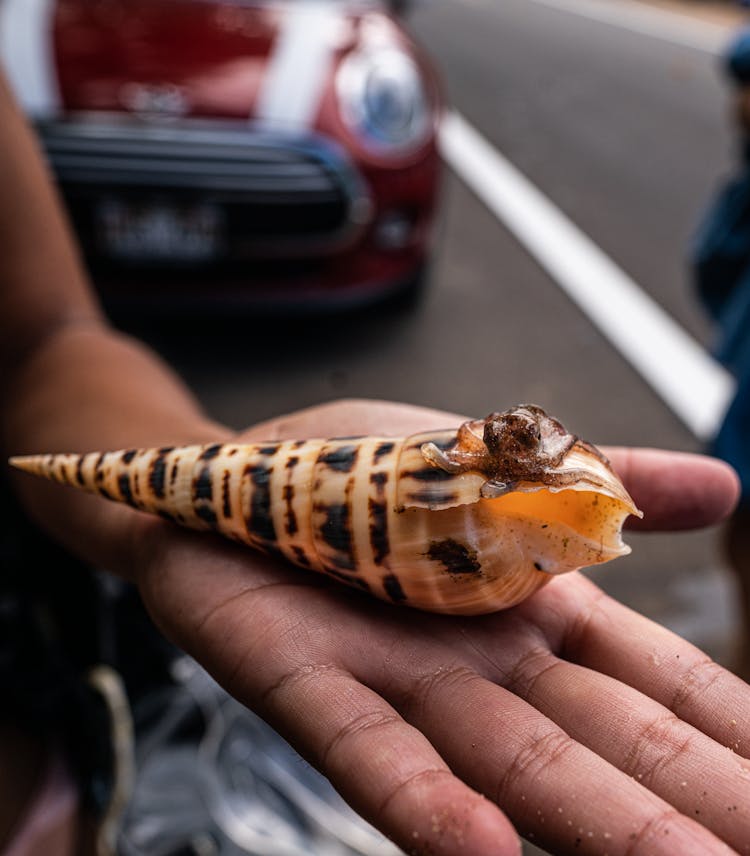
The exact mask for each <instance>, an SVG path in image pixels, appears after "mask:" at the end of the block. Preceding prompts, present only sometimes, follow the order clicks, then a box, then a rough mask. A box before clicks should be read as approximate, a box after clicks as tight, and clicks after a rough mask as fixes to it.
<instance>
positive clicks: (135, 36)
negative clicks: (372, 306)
mask: <svg viewBox="0 0 750 856" xmlns="http://www.w3.org/2000/svg"><path fill="white" fill-rule="evenodd" d="M0 56H1V57H2V60H3V63H4V65H5V68H6V71H7V74H8V76H9V78H10V80H11V82H12V84H13V85H14V88H15V91H16V94H17V96H18V98H19V100H20V101H21V103H22V104H23V106H24V107H25V109H26V110H27V112H28V113H29V115H30V116H31V117H32V118H33V119H34V120H35V122H36V125H37V128H38V130H39V133H40V137H41V140H42V143H43V146H44V148H45V150H46V152H47V156H48V159H49V162H50V164H51V167H52V169H53V171H54V173H55V175H56V177H57V180H58V183H59V186H60V188H61V191H62V195H63V197H64V200H65V203H66V205H67V207H68V210H69V212H70V216H71V218H72V221H73V224H74V226H75V229H76V232H77V234H78V236H79V239H80V242H81V244H82V246H83V250H84V253H85V256H86V259H87V261H88V263H89V265H90V267H91V269H92V271H93V273H94V277H95V281H96V282H97V284H98V285H99V287H100V290H101V291H102V293H103V295H104V296H105V298H109V299H111V300H115V301H116V300H117V298H123V297H125V298H127V299H128V300H129V301H132V300H133V299H135V300H136V301H137V303H138V304H139V305H141V304H142V303H144V302H145V301H148V300H156V301H168V302H169V303H170V304H171V305H173V306H176V305H179V304H182V305H190V304H191V303H193V304H196V305H205V304H206V303H210V302H214V301H220V302H227V301H229V302H230V304H233V303H234V302H237V303H239V304H242V303H249V302H253V301H255V302H257V301H265V302H273V303H278V302H280V303H281V304H282V305H287V304H289V303H290V302H301V303H303V304H304V305H311V304H312V305H319V304H321V303H323V304H327V303H331V304H335V305H341V304H343V305H348V304H356V303H358V302H361V301H363V300H366V299H368V298H373V297H377V296H385V295H386V294H392V293H395V292H398V291H399V290H408V289H410V288H412V289H413V288H415V287H416V286H417V285H418V284H419V282H420V281H421V279H422V276H423V271H424V268H425V264H426V261H427V258H428V254H429V245H430V232H431V224H432V221H433V214H434V210H435V202H436V194H437V188H438V184H439V177H440V161H439V156H438V152H437V146H436V129H437V125H438V120H439V113H440V98H439V90H438V85H437V82H436V79H435V75H434V72H433V70H432V69H431V67H430V65H429V63H428V62H427V61H426V59H425V57H424V56H423V55H422V53H421V52H420V51H419V50H418V48H417V47H416V46H415V45H414V43H413V42H412V41H411V39H410V38H409V37H408V36H407V35H406V34H405V32H404V30H403V29H402V28H401V27H400V25H399V23H398V19H397V17H396V16H395V15H394V14H392V13H391V11H390V10H389V9H388V8H386V7H385V6H384V5H383V4H382V3H377V2H356V1H355V0H286V2H280V0H35V1H34V2H31V3H30V2H28V0H3V2H2V3H0Z"/></svg>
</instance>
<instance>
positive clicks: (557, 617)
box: [0, 92, 750, 856]
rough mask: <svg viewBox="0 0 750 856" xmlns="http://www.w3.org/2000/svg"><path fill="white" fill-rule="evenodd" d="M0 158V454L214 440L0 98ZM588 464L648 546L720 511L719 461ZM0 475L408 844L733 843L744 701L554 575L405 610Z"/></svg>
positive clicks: (447, 421) (361, 420)
mask: <svg viewBox="0 0 750 856" xmlns="http://www.w3.org/2000/svg"><path fill="white" fill-rule="evenodd" d="M0 140H2V148H3V154H4V156H3V158H0V186H2V187H3V188H4V189H5V190H6V192H5V193H4V195H3V198H5V199H8V198H12V199H16V198H24V199H26V200H27V202H28V205H27V207H26V209H25V210H24V211H21V210H14V212H13V213H12V214H7V213H6V214H5V215H3V214H0V236H1V238H2V241H3V247H4V252H3V254H0V266H1V270H2V281H3V282H4V283H5V286H4V288H3V289H0V318H3V319H4V321H5V329H4V331H3V337H2V341H3V343H4V352H3V360H4V362H3V365H2V366H1V367H0V377H3V378H5V379H6V383H5V386H4V387H3V389H2V401H0V419H1V420H2V421H1V423H0V427H1V429H2V434H1V435H0V436H1V437H2V443H1V444H0V445H1V448H0V451H2V453H3V454H5V455H8V454H11V453H13V454H20V453H25V452H34V451H42V450H43V451H56V450H59V451H62V450H65V451H75V450H91V449H107V448H121V447H125V446H146V445H159V444H164V443H170V444H171V443H185V442H208V441H215V440H226V439H230V438H232V437H233V434H232V432H231V431H229V430H228V429H227V428H224V427H222V426H220V425H217V424H215V423H214V422H212V421H211V420H210V419H209V418H208V417H207V416H206V415H205V414H203V413H202V412H201V410H200V409H199V407H198V406H197V404H196V403H195V401H194V399H193V398H192V396H191V395H190V393H189V392H188V391H187V390H185V388H184V387H183V386H182V384H181V383H180V381H179V379H178V378H177V377H176V376H175V375H174V374H173V373H172V372H171V370H170V369H169V368H168V367H166V366H165V365H164V364H163V363H162V362H161V361H160V360H159V359H158V358H157V357H156V356H155V355H154V354H152V353H151V352H150V351H148V349H146V348H145V347H144V346H143V345H141V344H140V343H138V342H134V341H132V340H129V339H127V338H124V337H122V336H120V335H118V334H116V333H114V332H113V331H112V330H111V329H110V328H109V327H108V326H107V324H106V321H105V320H104V319H103V317H102V315H101V313H100V311H99V309H98V308H97V306H96V302H95V300H94V298H93V297H92V295H91V293H90V291H89V290H88V287H87V285H86V283H85V280H84V279H83V277H82V274H81V271H80V267H79V265H78V262H77V259H76V256H75V253H74V252H73V251H72V250H71V247H70V244H69V237H68V234H67V231H66V229H65V227H64V224H63V221H62V219H61V217H60V215H59V213H58V210H57V207H56V203H55V200H54V197H53V196H52V195H51V194H50V192H49V188H48V185H47V179H46V176H45V174H44V171H43V170H42V169H41V167H40V166H39V162H38V161H37V159H36V157H35V155H34V154H33V146H32V143H31V140H30V137H29V136H28V134H27V132H26V130H25V129H24V127H23V123H22V122H21V120H20V117H19V116H18V114H17V113H16V112H15V110H14V109H13V107H12V105H11V104H10V101H9V99H8V98H7V94H4V93H2V92H0ZM16 209H18V206H16ZM42 234H43V235H45V244H44V253H40V252H39V247H38V245H37V240H38V236H39V235H42ZM459 418H460V417H457V416H455V415H452V414H446V413H441V412H437V411H432V410H426V409H423V408H416V407H411V406H409V405H400V404H389V403H380V402H363V401H340V402H333V403H331V404H326V405H322V406H320V407H315V408H311V409H309V410H305V411H300V412H298V413H295V414H291V415H288V416H283V417H279V418H277V419H274V420H271V421H270V422H268V423H264V424H262V425H256V426H254V427H253V428H252V429H250V430H248V431H246V432H244V433H243V434H242V435H241V436H242V437H244V438H246V439H264V440H273V439H278V438H288V437H306V436H311V435H317V436H321V435H329V436H330V435H338V436H341V435H348V434H361V433H388V434H409V433H413V432H415V431H418V430H425V429H428V430H429V429H431V428H438V427H444V426H446V425H455V424H457V420H458V419H459ZM607 453H608V454H609V456H610V457H611V460H612V463H613V465H614V467H615V469H616V470H618V471H619V473H620V475H621V476H622V478H623V480H624V482H625V485H626V487H627V488H628V490H629V491H630V492H631V494H632V496H633V498H634V500H635V502H636V503H637V505H638V506H639V507H640V508H642V509H643V510H644V511H645V512H646V521H647V522H646V524H645V525H650V526H651V527H652V528H689V527H692V526H701V525H706V524H709V523H712V522H715V521H717V520H719V519H720V518H722V517H723V516H725V515H726V514H727V513H728V512H729V511H730V509H731V508H732V506H733V504H734V502H735V500H736V496H737V483H736V479H735V477H734V475H733V474H732V472H731V471H730V470H729V469H728V468H727V467H725V466H724V465H722V464H720V463H719V462H716V461H712V460H710V459H707V458H703V457H700V456H691V455H682V454H676V453H675V454H673V453H669V452H657V451H651V450H625V449H610V450H607ZM14 478H15V482H14V483H15V484H16V486H17V489H18V495H19V499H20V500H21V501H22V502H23V503H24V505H25V507H26V508H27V510H28V511H29V513H30V514H31V515H32V516H33V517H34V518H35V519H36V520H37V521H38V522H39V524H40V525H41V526H43V527H44V528H45V529H47V530H48V531H49V532H51V533H53V534H54V535H55V536H56V537H58V538H59V539H60V540H61V541H62V542H63V543H65V544H66V545H67V546H68V547H69V548H70V549H71V550H72V551H74V552H75V553H77V554H78V555H80V556H81V557H83V558H84V559H86V560H87V561H89V562H91V563H92V564H95V565H98V566H103V567H107V568H110V569H112V570H114V571H116V572H117V573H119V574H121V575H123V576H124V577H126V578H127V579H130V580H132V581H133V582H134V583H135V584H136V585H137V586H138V587H139V589H140V591H141V593H142V596H143V599H144V601H145V603H146V605H147V607H148V609H149V610H150V612H151V614H152V615H153V617H154V619H155V620H156V622H157V623H158V625H159V626H160V627H161V628H162V629H163V631H164V633H165V634H167V635H168V636H169V637H170V638H171V639H173V640H174V641H176V642H177V643H178V644H179V645H181V646H182V647H183V648H184V649H185V650H186V651H188V652H189V653H191V654H192V655H193V656H194V657H196V658H197V659H198V660H199V661H200V662H201V663H202V664H203V665H204V666H205V667H206V668H207V669H208V670H209V671H210V672H211V673H212V674H213V675H214V676H215V677H216V678H217V679H218V680H219V681H221V682H222V684H223V685H224V686H225V687H226V688H227V689H228V690H229V691H230V692H231V693H233V694H234V695H235V696H236V697H237V698H239V699H240V700H241V701H243V702H245V703H246V704H247V705H248V706H250V707H252V708H253V709H255V710H256V711H258V712H259V713H260V714H261V715H262V716H264V717H265V718H266V719H267V720H268V721H269V722H270V723H271V724H272V725H273V726H274V727H276V728H277V729H278V730H279V731H280V732H281V733H282V734H284V735H285V736H286V737H287V738H289V739H290V740H291V741H292V743H293V744H294V745H295V746H296V747H297V748H298V749H299V750H300V751H301V752H302V753H303V754H304V755H305V756H306V757H307V758H309V759H310V760H311V761H312V763H314V764H316V765H317V766H318V767H319V768H320V769H321V770H322V771H323V772H324V773H325V774H326V775H328V776H329V777H330V778H331V780H332V781H333V783H334V784H335V786H336V787H337V788H338V789H339V790H340V791H341V793H342V794H343V795H344V797H345V798H346V799H347V800H349V802H350V803H351V804H352V805H353V806H354V807H355V808H356V809H357V810H359V811H360V812H361V813H362V814H363V815H364V816H365V817H367V818H368V819H369V820H371V821H372V822H373V823H374V824H375V825H376V826H378V827H379V828H380V829H381V830H383V832H385V833H386V834H387V835H389V836H391V837H392V838H393V839H394V840H395V841H396V842H397V843H398V844H399V845H400V846H401V847H402V848H404V849H405V850H406V851H407V852H410V853H419V854H428V853H429V854H433V855H434V854H445V856H483V854H485V853H486V854H489V853H492V854H512V853H518V849H519V844H518V838H517V833H516V831H515V830H514V827H513V824H515V825H516V827H517V828H518V829H519V830H520V831H521V832H522V833H523V834H527V835H533V836H535V839H536V840H537V841H539V842H540V843H543V844H546V846H547V847H548V848H549V849H551V850H553V852H555V853H578V854H580V853H602V852H608V853H611V854H617V853H619V854H625V853H628V854H631V856H633V854H648V856H658V854H670V856H671V854H675V853H680V854H685V855H686V856H691V854H696V856H697V854H700V856H706V854H715V853H727V852H731V851H730V850H729V849H728V847H727V844H725V843H723V842H727V843H728V844H729V845H732V846H733V847H735V848H736V849H737V850H739V851H740V852H744V851H743V850H742V848H743V847H745V845H746V843H747V842H748V841H750V801H749V800H747V799H746V797H745V796H742V795H744V794H746V793H747V787H748V785H747V773H746V772H744V771H743V768H742V759H743V758H749V757H750V687H748V686H747V685H745V684H744V683H742V682H741V681H740V680H739V679H737V678H736V677H734V676H732V675H731V674H729V673H728V672H726V671H724V670H723V669H721V668H719V667H718V666H716V665H714V664H711V663H710V662H709V661H708V658H707V657H706V656H705V655H703V654H702V653H701V652H699V651H697V650H696V649H695V648H694V647H693V646H691V645H689V644H688V643H687V642H685V641H683V640H681V639H679V638H678V637H676V636H674V635H673V634H671V633H669V632H668V631H666V630H664V629H662V628H660V627H658V626H657V625H655V624H653V623H651V622H650V621H648V620H647V619H645V618H643V617H641V616H639V615H637V614H635V613H633V612H631V611H630V610H628V609H626V608H625V607H623V606H621V605H619V604H617V603H616V602H614V601H613V600H611V599H610V598H608V597H607V596H606V595H604V594H603V593H602V592H601V591H599V590H598V589H597V588H596V587H595V586H594V585H592V584H591V583H590V582H588V581H587V580H586V579H584V578H583V577H582V576H580V575H578V574H571V575H568V576H566V577H563V578H559V579H556V580H554V581H553V582H552V583H551V584H550V585H549V586H548V587H547V588H545V589H544V590H542V591H541V592H539V593H538V594H537V595H535V596H534V597H532V598H530V599H529V600H528V601H526V602H525V603H524V604H522V605H521V606H519V607H516V608H515V609H512V610H509V611H507V612H504V613H498V614H495V615H490V616H484V617H481V618H471V619H463V618H451V617H445V616H434V615H427V614H421V613H416V612H411V611H409V612H407V611H406V610H405V609H399V608H396V607H391V606H389V605H387V604H382V603H375V602H372V601H370V600H367V599H365V598H362V597H359V596H358V595H357V594H356V593H352V592H350V591H342V590H341V588H339V587H337V586H335V585H334V584H328V583H327V582H326V581H325V580H322V579H320V578H318V577H315V576H314V575H308V574H304V573H301V572H300V571H299V570H298V569H295V568H291V567H287V566H286V565H282V564H279V563H278V562H276V561H274V560H271V559H268V558H265V557H263V556H260V555H257V554H255V553H253V552H251V551H248V550H244V549H242V548H239V547H236V546H235V545H233V544H230V543H227V542H225V541H223V540H221V539H219V538H215V537H213V536H210V535H202V534H197V533H192V532H186V531H184V530H178V529H177V528H176V527H173V526H171V525H170V524H168V523H166V522H164V521H161V520H158V519H153V518H150V517H147V516H145V515H143V514H140V513H139V512H136V511H133V510H132V509H130V508H127V507H124V506H118V505H114V504H111V503H108V502H106V501H105V500H102V499H100V498H97V497H92V496H86V495H83V494H73V493H71V492H69V491H66V490H65V489H64V488H61V487H59V486H57V485H53V484H49V483H46V482H42V481H41V480H39V479H35V478H32V477H29V476H24V475H18V476H15V477H14ZM640 525H641V524H639V526H640ZM727 745H731V746H732V747H733V749H734V753H729V752H727V751H726V749H725V748H724V747H725V746H727ZM2 775H5V776H8V775H9V771H7V770H6V769H5V768H3V770H2ZM735 804H736V809H735V808H734V806H735ZM1 830H2V827H1V826H0V835H1V834H2V833H1ZM6 831H7V830H6Z"/></svg>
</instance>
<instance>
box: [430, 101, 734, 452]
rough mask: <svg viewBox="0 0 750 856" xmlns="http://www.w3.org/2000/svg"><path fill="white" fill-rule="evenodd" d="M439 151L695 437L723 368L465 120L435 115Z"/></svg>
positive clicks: (730, 387) (720, 388)
mask: <svg viewBox="0 0 750 856" xmlns="http://www.w3.org/2000/svg"><path fill="white" fill-rule="evenodd" d="M440 144H441V150H442V155H443V158H444V159H445V161H446V162H447V163H448V164H449V166H450V167H451V168H452V169H453V170H454V172H456V174H457V175H458V176H459V177H460V178H461V179H462V180H463V181H464V182H466V184H467V185H468V186H469V187H470V188H471V189H472V190H473V191H474V192H475V193H476V194H477V196H478V197H479V198H480V199H481V200H482V201H483V202H484V203H485V204H486V205H487V207H488V208H489V209H490V210H491V211H492V212H493V213H494V214H495V215H496V216H497V217H498V218H499V219H500V220H501V221H502V222H503V223H504V224H505V225H506V227H507V228H508V229H509V230H510V231H511V232H512V233H513V234H514V235H515V236H516V238H517V239H518V240H519V241H520V242H521V243H522V244H523V245H524V246H525V247H526V249H527V250H528V251H529V252H530V253H531V254H532V255H533V256H534V257H535V258H536V260H537V261H538V262H539V264H540V265H542V267H543V268H545V270H546V271H547V272H548V273H549V274H550V276H551V277H552V278H553V279H554V280H555V281H556V282H557V283H558V284H559V285H560V287H561V288H562V289H563V290H564V291H565V292H566V293H567V294H568V296H569V297H570V298H571V299H572V300H573V301H574V302H575V303H576V304H577V305H578V306H579V307H580V308H581V309H582V310H583V312H584V313H585V314H586V315H587V316H588V317H589V319H590V320H591V321H592V322H593V323H594V324H595V325H596V326H597V327H598V328H599V330H600V331H601V332H602V333H603V334H604V335H605V336H606V337H607V338H608V339H609V341H610V342H611V343H612V344H613V345H614V346H615V347H616V348H617V349H618V350H619V351H620V353H621V354H622V355H623V356H624V357H625V358H626V359H627V360H628V361H629V362H630V363H631V365H632V366H633V367H634V368H635V369H636V370H637V371H638V372H639V373H640V374H641V376H642V377H643V378H644V379H645V380H646V381H647V382H648V383H649V384H650V385H651V386H652V387H653V389H654V390H655V391H656V392H657V394H658V395H659V396H661V398H662V399H663V400H664V402H665V403H666V404H667V405H668V406H669V407H670V408H671V409H672V411H673V412H674V413H675V414H676V415H677V416H678V417H679V418H680V419H681V420H682V421H683V422H684V423H685V425H687V427H688V428H689V429H690V430H691V431H692V432H693V433H694V434H695V435H696V436H697V437H698V438H699V439H701V440H704V441H705V440H707V439H709V438H710V437H712V436H713V434H714V433H715V431H716V429H717V428H718V426H719V425H720V424H721V419H722V417H723V415H724V413H725V412H726V408H727V406H728V404H729V402H730V400H731V397H732V395H733V392H734V381H733V379H732V377H731V376H730V375H729V373H728V372H726V371H725V370H724V368H723V367H722V366H721V365H719V364H718V363H717V362H716V361H715V360H714V359H712V358H711V357H710V356H709V355H708V354H707V353H706V352H705V350H704V349H703V348H702V347H701V345H700V344H699V343H698V342H696V341H695V340H694V339H693V338H692V337H691V336H690V335H689V334H688V333H687V332H686V331H685V330H683V329H682V327H680V326H679V324H677V323H676V322H675V321H674V319H672V318H671V317H670V316H669V315H668V314H667V313H666V312H665V311H664V310H663V309H662V308H661V307H660V306H659V305H658V304H657V303H656V302H655V301H654V300H652V299H651V298H650V297H649V296H648V295H647V294H646V293H645V292H644V291H643V290H642V289H641V288H640V287H639V286H638V285H637V284H636V283H635V282H634V281H633V280H632V279H630V277H628V275H627V274H626V273H624V272H623V271H622V270H621V269H620V268H619V267H618V266H617V265H616V264H615V263H614V262H613V261H612V260H611V259H610V258H609V257H608V256H607V255H606V254H605V253H604V252H602V250H601V249H599V247H597V246H596V244H594V242H593V241H592V240H591V239H590V238H589V237H587V236H586V235H585V234H584V233H583V232H582V231H581V230H580V229H579V228H578V227H577V226H576V225H575V224H574V223H572V222H571V221H570V220H569V219H568V218H567V217H566V216H565V215H564V214H563V213H562V212H561V211H560V210H559V209H558V208H556V207H555V205H554V204H553V203H552V202H550V200H549V199H547V198H546V197H545V196H544V195H543V194H542V193H541V192H540V191H539V190H538V189H537V188H536V187H535V186H534V185H533V184H531V182H530V181H529V180H528V179H527V178H525V177H524V176H523V175H522V174H521V173H520V172H519V171H518V170H517V169H516V168H515V167H514V166H513V165H512V164H511V163H509V162H508V161H507V160H506V159H505V158H504V157H503V156H502V155H501V154H500V153H499V152H497V151H496V150H495V149H494V148H493V147H492V146H491V145H490V143H488V142H487V140H486V139H484V138H483V137H482V136H481V135H480V134H479V133H478V132H477V131H476V130H475V129H474V128H472V127H471V125H469V124H468V123H467V122H466V120H465V119H463V118H462V117H461V116H459V115H458V114H457V113H449V114H448V115H447V116H446V117H445V119H444V120H443V124H442V128H441V133H440Z"/></svg>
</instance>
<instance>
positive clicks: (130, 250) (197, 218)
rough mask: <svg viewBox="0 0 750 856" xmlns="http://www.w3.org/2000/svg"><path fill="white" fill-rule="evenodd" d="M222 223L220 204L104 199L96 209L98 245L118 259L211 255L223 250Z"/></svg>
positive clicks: (165, 260) (178, 259)
mask: <svg viewBox="0 0 750 856" xmlns="http://www.w3.org/2000/svg"><path fill="white" fill-rule="evenodd" d="M222 225H223V224H222V216H221V210H220V209H219V208H218V207H217V206H215V205H209V204H195V205H175V204H171V203H170V204H166V203H159V202H144V203H133V202H127V203H125V202H121V201H120V200H115V199H107V200H104V201H102V202H101V203H100V205H99V207H98V210H97V226H98V229H97V232H98V235H99V243H100V248H101V250H102V251H103V252H104V254H105V255H107V256H109V257H110V258H114V259H117V260H120V261H129V262H163V263H169V262H173V263H180V262H204V261H210V260H211V259H214V258H216V257H217V256H218V255H219V253H220V251H221V244H222Z"/></svg>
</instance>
